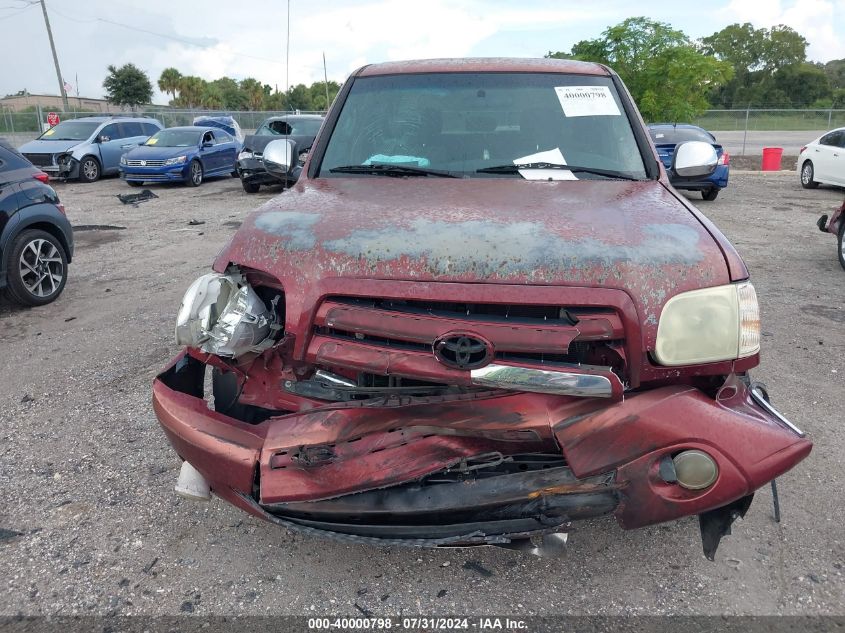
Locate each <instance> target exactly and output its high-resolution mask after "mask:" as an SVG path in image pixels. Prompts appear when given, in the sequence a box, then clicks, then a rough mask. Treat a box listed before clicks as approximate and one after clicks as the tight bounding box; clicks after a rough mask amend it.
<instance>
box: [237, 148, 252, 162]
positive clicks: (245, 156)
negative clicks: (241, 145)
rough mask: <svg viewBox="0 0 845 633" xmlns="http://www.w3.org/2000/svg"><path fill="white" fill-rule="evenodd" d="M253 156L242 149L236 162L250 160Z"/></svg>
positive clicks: (248, 151)
mask: <svg viewBox="0 0 845 633" xmlns="http://www.w3.org/2000/svg"><path fill="white" fill-rule="evenodd" d="M253 156H254V154H253V153H252V152H251V151H250V150H248V149H243V150H241V152H240V154H238V160H245V159H247V158H252V157H253Z"/></svg>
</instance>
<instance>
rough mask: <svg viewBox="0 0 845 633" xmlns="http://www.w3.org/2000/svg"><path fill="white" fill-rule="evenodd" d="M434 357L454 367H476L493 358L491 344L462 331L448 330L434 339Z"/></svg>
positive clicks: (485, 363) (482, 365)
mask: <svg viewBox="0 0 845 633" xmlns="http://www.w3.org/2000/svg"><path fill="white" fill-rule="evenodd" d="M434 357H435V358H436V359H437V360H438V361H440V362H441V363H443V364H444V365H446V366H447V367H452V368H454V369H478V368H479V367H484V366H485V365H487V364H488V363H490V361H491V360H493V345H492V344H491V343H490V342H489V341H485V340H484V339H483V338H481V337H479V336H477V335H475V334H468V333H464V332H449V333H447V334H444V335H443V336H440V337H438V338H437V339H435V341H434Z"/></svg>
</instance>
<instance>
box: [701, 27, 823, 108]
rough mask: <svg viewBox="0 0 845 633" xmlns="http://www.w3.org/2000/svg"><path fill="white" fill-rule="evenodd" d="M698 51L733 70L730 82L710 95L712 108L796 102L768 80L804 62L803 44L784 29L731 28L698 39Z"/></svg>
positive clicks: (797, 98)
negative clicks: (785, 69) (699, 47)
mask: <svg viewBox="0 0 845 633" xmlns="http://www.w3.org/2000/svg"><path fill="white" fill-rule="evenodd" d="M701 50H702V51H703V52H705V53H707V54H708V55H713V56H714V57H716V58H717V59H719V60H722V61H725V62H728V63H730V64H731V66H733V69H734V76H733V79H731V81H729V82H727V83H725V84H724V85H722V86H719V87H717V88H716V89H714V90H713V91H712V92H711V94H710V99H711V102H712V103H714V105H719V106H724V107H727V108H732V107H746V106H748V105H758V106H760V105H776V106H777V105H780V106H783V105H788V104H789V103H791V102H793V101H800V97H798V95H794V94H791V93H788V92H784V90H783V88H782V86H778V85H777V83H776V82H772V81H771V80H772V79H773V78H774V75H775V74H776V73H778V72H779V71H781V70H782V69H784V68H786V67H787V66H792V65H796V64H802V63H804V61H805V60H806V58H807V40H806V39H804V37H803V36H802V35H801V34H799V33H798V32H796V31H795V30H793V29H791V28H789V27H788V26H783V25H779V26H773V27H772V28H770V29H766V28H761V29H755V28H754V27H753V26H752V25H751V24H749V23H747V22H746V23H745V24H731V25H728V26H726V27H725V28H723V29H722V30H721V31H717V32H716V33H713V35H710V36H708V37H705V38H702V39H701Z"/></svg>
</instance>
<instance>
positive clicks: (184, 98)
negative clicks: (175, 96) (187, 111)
mask: <svg viewBox="0 0 845 633" xmlns="http://www.w3.org/2000/svg"><path fill="white" fill-rule="evenodd" d="M205 84H206V82H205V80H203V79H201V78H200V77H194V76H193V75H186V76H185V77H182V78H181V79H180V80H179V88H178V90H179V101H180V105H182V106H183V107H188V108H195V107H197V106H198V105H200V103H201V102H202V93H203V90H204V89H205Z"/></svg>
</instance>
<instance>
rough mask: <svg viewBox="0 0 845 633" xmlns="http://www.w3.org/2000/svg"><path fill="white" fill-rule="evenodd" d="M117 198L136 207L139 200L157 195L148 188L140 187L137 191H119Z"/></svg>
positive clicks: (143, 200) (150, 198) (144, 200)
mask: <svg viewBox="0 0 845 633" xmlns="http://www.w3.org/2000/svg"><path fill="white" fill-rule="evenodd" d="M117 198H118V199H119V200H120V201H121V202H122V203H123V204H131V205H132V206H133V207H137V206H138V205H139V204H140V203H141V202H146V201H147V200H152V199H153V198H158V196H157V195H155V194H154V193H153V192H152V191H150V190H149V189H141V191H139V192H138V193H119V194H117Z"/></svg>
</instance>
